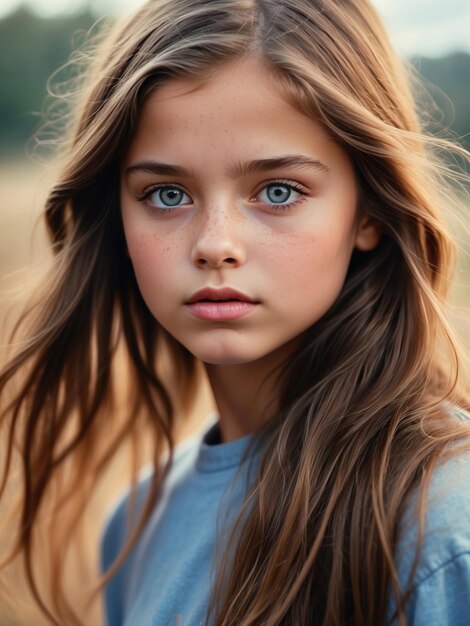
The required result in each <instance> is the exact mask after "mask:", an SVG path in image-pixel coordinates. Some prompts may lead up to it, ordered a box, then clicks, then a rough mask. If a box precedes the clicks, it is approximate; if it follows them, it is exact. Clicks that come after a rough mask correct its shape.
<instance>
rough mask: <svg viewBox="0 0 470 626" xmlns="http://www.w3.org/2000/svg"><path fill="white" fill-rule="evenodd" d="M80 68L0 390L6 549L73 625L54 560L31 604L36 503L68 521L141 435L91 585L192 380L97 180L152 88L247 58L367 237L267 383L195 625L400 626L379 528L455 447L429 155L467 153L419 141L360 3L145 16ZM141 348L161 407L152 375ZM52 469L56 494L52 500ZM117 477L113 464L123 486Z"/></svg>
mask: <svg viewBox="0 0 470 626" xmlns="http://www.w3.org/2000/svg"><path fill="white" fill-rule="evenodd" d="M101 50H102V51H101V53H100V54H99V55H98V56H97V57H96V60H95V62H94V63H93V65H92V66H91V70H90V72H89V80H88V82H87V83H86V84H84V85H83V87H82V90H81V93H82V96H83V97H82V98H81V99H80V102H79V103H78V104H77V108H76V118H75V119H76V124H75V126H73V128H72V132H71V136H70V142H69V146H68V148H67V152H66V163H65V165H64V167H63V171H62V174H61V176H60V179H59V181H58V182H57V184H56V185H55V186H54V188H53V189H52V191H51V193H50V195H49V197H48V200H47V204H46V210H45V219H46V223H47V228H48V232H49V236H50V241H51V245H52V249H53V251H54V253H55V263H54V264H53V267H52V269H51V273H50V276H49V278H48V281H47V283H46V284H45V285H43V286H42V287H41V290H39V291H38V295H37V297H36V299H35V302H34V304H32V305H31V307H30V309H29V310H28V311H26V312H25V314H24V315H23V317H22V318H21V320H20V322H19V325H18V327H17V328H16V329H15V333H16V332H18V329H19V328H20V327H21V326H22V325H24V326H25V328H26V329H27V330H26V332H25V334H26V341H25V343H24V344H22V345H21V347H20V348H19V349H18V350H17V353H16V354H15V355H14V356H12V357H11V358H10V360H9V362H8V363H7V364H6V365H5V367H4V368H3V370H2V372H1V375H0V390H1V391H2V394H3V397H4V398H5V399H6V398H7V390H10V391H9V397H8V401H7V402H6V406H5V408H4V409H3V412H2V420H3V424H4V427H6V429H7V430H6V432H7V441H8V443H7V446H6V457H5V458H6V463H5V470H4V482H3V485H2V487H3V488H4V487H5V484H6V481H7V478H8V475H9V467H10V464H11V458H12V456H13V455H14V451H15V446H16V447H17V449H18V450H19V453H20V458H21V463H22V492H21V495H22V501H21V509H20V510H21V516H20V520H19V525H18V533H17V541H16V544H15V551H14V552H15V553H20V552H21V553H24V555H25V566H26V572H27V575H28V579H29V583H30V585H31V588H32V590H33V591H34V593H35V597H36V601H37V602H38V604H39V605H40V606H41V607H42V609H43V611H44V612H45V613H46V614H47V615H48V616H49V619H50V621H51V623H53V624H61V623H64V622H65V623H67V624H70V625H72V624H81V620H80V619H79V618H78V617H77V616H76V615H75V614H74V612H73V611H72V609H71V607H70V606H69V605H68V603H67V602H66V601H65V595H64V594H63V593H62V591H63V590H61V589H60V583H59V581H60V558H59V556H60V555H59V553H58V551H57V552H55V553H54V554H55V557H54V559H53V562H52V568H53V574H52V576H51V581H52V584H53V587H54V591H55V595H54V603H53V606H49V607H46V606H45V603H44V601H43V600H42V599H41V598H40V596H39V594H38V592H37V588H36V582H35V579H34V576H33V567H32V543H33V536H34V528H35V524H36V523H37V520H38V517H39V515H40V512H41V507H42V503H43V502H44V501H45V498H46V495H47V494H48V493H49V492H50V491H51V490H55V491H54V493H56V492H57V496H56V506H55V508H53V510H52V514H53V516H56V517H58V516H59V515H60V512H61V506H62V505H63V502H64V501H65V500H68V499H75V500H76V501H77V502H78V501H80V503H82V504H81V505H80V506H79V507H77V508H76V511H75V516H74V519H73V521H72V523H71V526H70V528H71V529H72V528H74V525H73V524H74V523H75V522H76V520H77V519H78V518H79V516H80V514H81V513H82V510H83V503H86V502H87V499H88V498H89V497H90V494H91V493H92V492H93V478H92V479H91V480H86V478H87V477H88V478H89V477H90V476H91V477H94V478H95V479H96V477H97V476H99V475H100V473H102V472H103V471H104V470H105V468H106V467H107V466H108V465H109V463H110V461H111V459H112V458H113V457H114V456H115V454H116V453H117V451H118V450H119V449H120V447H121V446H122V445H123V444H124V442H126V441H128V440H129V439H132V438H134V439H135V440H138V437H139V434H140V433H141V432H142V428H143V425H144V426H145V427H146V428H150V429H151V431H152V433H153V437H152V443H153V451H152V457H153V464H154V472H153V475H152V481H151V486H150V489H149V493H148V499H147V502H146V505H145V506H144V509H143V511H142V515H141V517H140V519H139V522H138V523H137V524H136V527H135V532H133V534H132V536H131V537H130V538H129V541H128V543H127V545H126V546H125V549H124V550H123V551H122V553H121V556H120V558H119V559H118V560H117V561H116V563H115V564H114V565H113V567H112V568H111V570H110V571H109V572H108V573H107V575H106V576H105V577H104V578H103V580H102V581H101V585H104V584H105V583H106V582H107V580H109V578H110V576H111V575H112V574H113V573H114V572H115V571H116V569H117V568H118V567H119V565H120V564H121V562H122V560H123V559H124V557H125V555H127V554H128V553H129V551H130V549H131V548H132V546H133V545H134V544H135V541H136V540H137V538H138V536H139V534H140V533H141V531H142V529H143V527H144V525H145V523H146V521H147V520H148V518H149V515H150V512H151V511H152V508H153V507H154V505H155V503H156V501H157V499H158V495H159V491H160V486H161V484H162V481H163V480H164V478H165V476H166V473H167V471H168V468H169V467H170V464H171V461H172V451H173V447H174V428H175V426H174V425H175V412H176V410H175V403H174V401H173V400H172V397H174V396H180V397H182V398H183V399H184V400H186V401H188V402H189V401H190V400H191V397H192V395H193V394H194V390H195V389H196V387H197V384H198V381H199V373H200V370H199V369H198V367H199V365H200V364H198V363H197V362H196V359H195V358H194V357H193V355H191V354H190V353H189V352H188V351H187V350H186V349H185V348H184V347H183V346H181V345H180V344H178V343H177V342H176V341H175V340H174V339H172V338H171V337H170V336H168V335H167V334H166V333H165V332H164V331H163V329H162V328H160V327H159V325H158V324H157V322H156V320H155V319H154V318H153V316H152V315H151V314H150V312H149V310H148V309H147V307H146V305H145V303H144V302H143V299H142V297H141V294H140V292H139V289H138V286H137V283H136V280H135V276H134V274H133V271H132V267H131V265H130V261H129V259H128V258H127V256H126V254H125V238H124V234H123V228H122V224H121V219H120V212H119V195H118V190H119V184H118V182H119V167H120V163H121V161H122V158H123V155H124V154H125V151H126V148H127V147H128V145H129V142H130V140H131V139H132V136H133V132H134V129H135V127H136V123H137V120H138V116H139V111H140V109H141V106H142V103H143V101H144V100H145V98H146V97H147V96H148V95H149V93H151V92H152V91H153V90H155V89H158V87H159V85H162V84H163V83H164V82H165V81H168V80H171V79H172V77H176V76H190V77H193V78H197V77H207V76H208V74H209V73H210V72H212V71H214V70H215V69H216V68H219V67H221V66H222V65H223V64H224V63H228V62H229V61H231V60H234V59H237V58H242V57H243V56H244V55H252V56H257V57H259V58H260V59H262V60H263V62H264V63H265V64H267V65H268V66H269V67H270V68H271V69H272V71H273V72H274V73H275V74H276V75H277V76H278V77H279V80H280V81H282V84H283V85H284V86H285V88H286V91H287V93H289V95H290V97H291V99H292V103H293V104H294V106H296V107H297V108H298V109H299V110H300V111H302V112H303V113H305V114H307V115H309V116H311V117H314V118H315V119H316V120H319V121H320V122H321V123H322V124H323V126H324V127H325V129H326V130H327V131H328V132H329V133H330V135H331V137H332V138H333V139H334V140H336V141H337V142H338V143H340V144H341V146H342V147H343V148H344V149H345V150H346V151H347V152H348V154H349V155H350V157H351V159H352V161H353V163H354V166H355V170H356V176H357V181H358V186H359V192H360V193H359V202H360V204H361V206H362V208H363V209H364V210H365V211H366V212H368V213H369V215H370V216H371V217H372V218H373V219H374V220H375V221H376V222H377V224H379V226H380V229H381V232H382V239H381V242H380V244H379V246H378V247H377V248H376V249H375V250H373V251H371V252H367V253H361V252H358V251H355V252H354V253H353V256H352V258H351V263H350V267H349V271H348V275H347V278H346V281H345V284H344V287H343V290H342V292H341V294H340V295H339V297H338V299H337V301H336V302H335V304H334V305H333V306H332V307H331V309H330V310H329V311H328V313H327V314H326V315H325V316H324V317H323V318H322V319H321V320H320V321H319V322H318V323H316V324H314V325H313V326H312V327H311V328H310V329H309V330H308V331H307V332H306V333H305V339H304V341H303V343H302V348H301V349H300V350H299V351H298V353H297V354H296V355H295V357H294V358H293V359H292V360H291V361H290V362H289V363H287V364H285V366H284V367H283V368H282V369H280V370H279V372H278V373H277V375H278V376H279V384H280V389H281V402H280V405H279V410H278V411H277V412H276V414H275V415H273V416H271V418H270V419H269V420H268V422H267V424H266V426H265V427H264V428H263V432H262V436H263V440H264V442H265V443H266V444H268V445H266V450H265V452H264V453H263V456H262V458H261V460H260V463H259V467H258V470H257V476H256V479H255V481H254V483H253V484H252V486H251V488H250V492H249V495H248V499H247V501H246V503H245V506H244V508H243V510H242V511H241V512H240V517H239V520H238V522H237V523H236V524H235V526H234V529H233V532H234V535H233V537H234V538H236V545H237V548H238V549H236V550H234V551H233V555H230V558H229V555H228V554H226V555H225V557H223V558H220V559H218V565H217V567H218V574H219V575H218V576H217V578H216V584H215V587H214V589H213V590H212V596H211V604H210V609H209V614H208V623H209V621H210V623H211V624H214V626H222V625H223V626H248V625H254V624H263V625H269V626H275V625H277V624H282V625H283V626H287V625H291V626H298V625H299V624H309V623H312V622H315V623H316V624H322V625H323V626H339V625H344V624H346V623H347V624H355V625H356V626H361V625H362V626H365V625H366V624H368V625H370V624H383V623H385V621H386V610H387V601H388V598H389V596H390V594H392V595H393V597H394V598H395V604H396V609H397V615H396V616H397V617H398V620H399V623H400V624H401V625H403V624H405V623H406V618H405V612H404V607H405V602H406V598H407V596H408V594H409V592H410V588H408V589H405V590H402V589H400V586H399V581H398V575H397V566H396V563H395V559H394V552H395V548H396V546H397V541H398V537H399V521H400V519H401V517H402V515H403V512H404V510H405V507H406V506H407V504H408V502H409V500H410V496H411V494H412V493H413V492H415V491H416V490H418V492H419V494H420V500H419V502H420V515H419V518H420V519H423V515H422V513H423V510H424V506H425V496H426V490H427V487H428V484H429V480H430V476H431V474H432V470H433V468H434V467H435V466H436V464H437V463H438V462H439V461H440V460H442V459H443V458H444V455H445V454H450V453H451V452H450V450H451V449H452V451H453V453H456V451H458V449H459V447H458V446H455V445H454V446H453V447H452V448H451V446H449V445H448V444H449V442H454V444H455V443H456V442H457V443H458V442H460V441H461V442H463V443H465V442H468V434H469V430H468V427H467V426H466V425H464V424H462V423H459V422H457V421H456V420H453V419H451V418H450V417H449V415H448V411H447V409H446V408H445V407H446V406H449V405H457V406H461V407H464V408H467V409H468V408H470V400H469V396H468V390H467V388H466V384H465V382H466V381H465V379H464V377H463V376H462V372H463V369H462V366H463V365H464V361H463V357H462V356H461V355H460V354H459V350H458V349H457V342H456V340H455V339H454V338H453V335H452V331H451V328H450V325H449V323H448V322H447V320H446V298H447V292H448V288H449V284H450V279H451V276H452V271H453V266H454V246H453V244H452V241H451V239H450V237H449V235H448V234H447V232H446V229H445V227H444V225H443V219H442V216H441V212H442V210H443V209H444V208H446V206H450V204H449V202H450V201H449V199H448V196H445V195H444V194H443V193H442V191H443V190H444V189H446V188H447V187H446V185H448V181H449V179H450V178H452V177H453V178H454V179H456V178H457V175H454V174H453V173H452V170H451V168H450V167H447V166H445V165H443V164H442V163H440V162H439V161H438V159H437V156H436V154H437V153H438V152H440V151H442V150H444V151H450V152H453V153H455V154H459V155H460V156H461V157H462V158H463V159H468V156H469V155H468V153H466V152H465V151H464V150H463V149H462V148H459V147H458V146H457V145H455V146H454V145H452V144H451V143H449V142H446V141H444V140H442V139H431V138H430V137H428V136H426V135H425V134H424V133H423V132H422V129H421V124H420V121H419V118H418V114H417V110H416V105H415V103H414V100H413V97H412V95H411V90H410V73H409V71H408V70H407V68H406V66H405V65H404V64H403V63H402V62H400V61H399V60H398V58H397V56H396V54H395V53H394V52H393V51H392V49H391V47H390V45H389V41H388V38H387V35H386V33H385V32H384V30H383V27H382V24H381V22H380V20H379V19H378V17H377V15H376V13H375V11H374V10H373V9H372V8H371V6H370V5H369V3H368V2H367V1H366V0H341V1H340V0H159V1H156V0H150V1H149V2H147V3H146V4H145V5H144V6H143V7H142V8H140V9H139V10H138V11H136V12H135V13H134V14H133V15H131V16H130V17H129V18H128V19H127V20H125V21H124V23H122V24H120V25H118V26H117V27H116V28H115V29H113V30H112V31H111V33H110V35H109V36H108V37H107V39H106V40H105V42H104V43H103V46H102V48H101ZM27 322H28V323H27ZM15 333H14V334H13V336H12V342H13V338H14V336H15ZM162 350H166V351H167V353H168V354H169V357H170V363H171V366H172V368H173V371H174V372H175V376H174V378H175V380H176V381H177V387H176V393H175V394H174V396H172V392H171V391H170V390H169V388H168V385H167V384H165V382H164V381H163V379H162V376H161V375H160V374H159V372H158V370H157V361H158V357H159V354H160V352H161V351H162ZM118 353H121V354H123V355H124V362H125V364H126V377H127V379H128V381H129V397H128V398H127V400H126V410H127V412H126V415H125V419H124V420H123V423H122V424H120V426H119V428H118V429H117V433H116V436H115V437H113V438H111V439H110V441H109V445H106V446H103V436H104V434H105V433H106V432H107V429H108V428H109V424H110V420H112V417H111V416H112V415H113V411H114V410H115V409H116V404H117V403H116V398H117V389H116V381H117V373H116V371H115V363H116V356H117V354H118ZM15 381H16V383H17V384H16V387H15V388H14V383H15ZM446 403H447V404H446ZM462 445H463V444H462ZM465 445H467V444H466V443H465ZM165 453H167V456H166V457H165V456H164V455H165ZM163 458H165V462H164V463H162V459H163ZM64 468H67V473H66V475H67V477H68V482H67V481H66V485H65V486H64V485H62V486H61V487H59V486H58V485H59V483H60V484H61V481H63V480H65V479H64V478H63V477H64V472H65V469H64ZM137 469H138V459H137V458H135V463H134V468H133V473H132V481H133V482H135V477H136V471H137ZM61 477H62V478H61ZM2 491H3V489H2ZM248 503H251V505H252V506H251V507H249V513H247V511H248V506H247V505H248ZM420 529H421V533H422V531H423V525H422V523H421V525H420ZM63 540H64V541H65V540H66V538H65V537H64V538H63ZM58 541H59V539H58V538H55V542H56V543H57V542H58ZM219 556H220V555H219ZM417 556H418V551H417ZM219 560H220V562H219Z"/></svg>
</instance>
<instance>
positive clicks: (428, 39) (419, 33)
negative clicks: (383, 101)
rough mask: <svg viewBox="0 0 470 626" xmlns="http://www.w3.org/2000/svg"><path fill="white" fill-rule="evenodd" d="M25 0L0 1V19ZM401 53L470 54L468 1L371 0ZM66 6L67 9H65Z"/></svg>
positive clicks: (59, 7) (36, 3)
mask: <svg viewBox="0 0 470 626" xmlns="http://www.w3.org/2000/svg"><path fill="white" fill-rule="evenodd" d="M21 2H22V0H1V4H0V18H1V17H3V16H5V15H7V14H8V13H10V12H11V11H13V10H14V9H15V8H17V7H18V5H20V4H21ZM23 3H24V4H27V5H28V6H30V7H31V8H32V9H33V10H34V11H35V12H36V13H38V14H39V15H42V16H53V15H56V14H58V13H61V14H64V12H67V13H70V12H73V11H76V10H78V9H79V8H83V7H84V6H86V5H88V6H90V7H91V8H92V9H93V11H94V12H95V13H97V14H100V13H103V12H104V13H109V12H112V11H113V10H116V9H117V10H119V11H126V12H127V11H129V10H130V9H131V8H133V7H134V6H138V5H139V4H142V3H143V0H67V2H64V0H23ZM372 4H374V5H375V7H376V8H377V9H378V11H379V13H380V14H381V16H382V18H383V19H384V22H385V24H386V26H387V27H388V30H389V32H390V36H391V38H392V41H393V43H394V45H395V47H396V48H397V50H398V52H399V53H400V54H401V55H403V56H411V55H418V56H431V57H438V56H442V55H444V54H448V53H451V52H456V51H461V50H464V51H467V52H469V53H470V35H469V32H470V1H469V0H445V1H441V2H436V0H372ZM64 6H65V7H66V9H65V10H64Z"/></svg>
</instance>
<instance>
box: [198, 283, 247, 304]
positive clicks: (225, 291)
mask: <svg viewBox="0 0 470 626" xmlns="http://www.w3.org/2000/svg"><path fill="white" fill-rule="evenodd" d="M201 301H203V302H204V301H206V302H221V301H222V302H223V301H225V302H232V301H239V302H251V303H253V304H257V302H256V301H255V300H253V299H252V298H250V297H249V296H247V295H246V294H244V293H242V292H240V291H237V290H236V289H232V288H231V287H221V288H219V289H213V288H212V287H205V288H204V289H200V290H199V291H197V292H196V293H195V294H193V295H192V296H191V298H190V300H188V302H187V303H186V304H193V303H195V302H201Z"/></svg>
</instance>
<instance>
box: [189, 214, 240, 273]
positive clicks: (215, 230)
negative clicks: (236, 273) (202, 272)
mask: <svg viewBox="0 0 470 626" xmlns="http://www.w3.org/2000/svg"><path fill="white" fill-rule="evenodd" d="M245 256H246V252H245V248H244V246H243V245H242V242H241V240H240V237H239V233H238V229H237V227H236V224H235V220H232V219H230V218H229V217H228V215H227V214H226V213H225V212H221V213H220V214H218V215H214V214H212V215H211V216H208V217H207V218H206V220H205V223H204V224H203V225H202V227H201V228H200V230H199V231H198V233H197V237H196V240H195V243H194V246H193V249H192V252H191V260H192V262H193V264H194V265H195V266H196V267H200V268H207V267H208V268H219V267H238V266H239V265H242V264H243V263H244V262H245Z"/></svg>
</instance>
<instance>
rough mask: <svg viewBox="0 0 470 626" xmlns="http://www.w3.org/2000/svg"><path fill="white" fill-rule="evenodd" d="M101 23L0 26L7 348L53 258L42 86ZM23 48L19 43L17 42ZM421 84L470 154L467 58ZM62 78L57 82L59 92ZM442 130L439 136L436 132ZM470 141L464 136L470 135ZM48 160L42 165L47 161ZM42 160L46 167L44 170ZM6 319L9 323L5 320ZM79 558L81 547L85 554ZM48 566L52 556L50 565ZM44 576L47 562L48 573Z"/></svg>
mask: <svg viewBox="0 0 470 626" xmlns="http://www.w3.org/2000/svg"><path fill="white" fill-rule="evenodd" d="M95 21H96V14H93V13H91V12H90V10H87V11H82V12H79V13H76V14H73V15H69V16H65V17H64V16H62V17H56V18H49V19H45V18H39V17H38V16H37V15H35V14H33V13H32V12H31V11H30V10H28V9H26V8H24V7H23V8H20V9H19V10H17V11H15V12H13V13H11V14H10V15H8V16H6V17H4V18H3V19H1V20H0V79H1V80H0V292H1V294H0V338H1V343H2V344H4V343H5V342H6V338H7V336H8V332H9V330H10V329H11V327H12V325H13V323H14V320H15V318H16V315H17V313H18V311H19V308H18V307H15V308H11V307H12V297H13V295H14V292H16V291H18V290H24V289H26V290H27V287H28V285H29V284H31V283H32V282H33V281H34V279H35V276H36V275H37V274H38V273H39V274H40V273H41V271H43V269H44V268H46V267H47V263H48V260H49V259H50V254H49V252H48V249H47V245H46V236H45V229H44V224H43V222H42V220H41V219H40V218H41V212H42V210H43V205H44V199H45V197H46V194H47V192H48V190H49V188H50V187H51V185H52V184H53V182H54V178H55V175H56V172H55V169H54V166H53V165H48V164H47V156H48V155H49V153H50V150H49V149H46V148H42V149H39V150H37V149H36V148H37V146H36V143H35V141H34V140H33V139H32V137H33V135H34V132H35V131H36V130H37V128H38V125H39V123H40V117H41V115H40V113H41V111H43V110H44V103H45V99H46V82H47V80H48V78H49V77H50V76H51V74H52V73H53V72H55V71H56V70H57V69H58V68H59V67H60V66H61V65H62V64H64V63H65V62H66V61H67V59H68V57H69V54H70V52H71V50H72V49H73V48H77V47H79V46H80V43H81V42H82V41H83V39H84V34H85V32H86V31H87V30H88V29H89V28H90V27H91V25H92V24H93V23H94V22H95ZM19 41H21V44H20V45H19V44H18V42H19ZM411 60H412V62H413V64H414V65H415V66H416V68H417V69H418V70H419V72H420V74H421V75H422V76H423V78H424V79H425V81H426V82H425V84H426V89H427V90H428V92H429V93H430V94H431V96H432V97H433V99H434V100H435V101H436V104H437V108H436V109H435V110H433V111H432V116H431V118H430V120H428V123H429V124H430V128H433V129H438V128H440V129H442V128H445V129H447V131H446V132H447V133H448V132H452V133H453V134H454V136H455V137H456V138H460V141H461V143H462V144H463V145H464V146H466V147H467V148H470V134H469V133H470V108H469V107H468V102H470V55H469V54H467V53H455V54H452V55H447V56H444V57H440V58H425V57H416V58H412V59H411ZM65 77H66V73H65V74H64V73H63V72H61V73H60V74H58V76H57V79H56V81H55V83H56V84H59V83H60V82H61V80H64V79H65ZM439 132H441V131H439ZM465 135H467V137H465ZM44 156H45V157H46V159H45V160H44V159H43V157H44ZM41 161H42V162H41ZM459 193H460V194H462V197H463V198H464V199H465V198H466V201H467V204H466V206H465V207H464V209H463V211H462V213H461V214H459V215H453V214H451V213H449V214H448V215H447V216H446V218H447V219H448V222H449V226H450V228H451V230H452V232H453V233H454V234H455V236H456V239H457V242H458V245H459V248H460V257H459V266H458V272H457V275H456V282H455V286H454V288H453V291H452V302H453V304H454V307H453V313H452V317H453V319H454V321H455V325H456V327H457V330H458V332H459V334H460V336H461V340H462V342H464V343H466V344H467V345H468V344H470V322H469V319H468V318H469V315H468V313H469V309H470V235H469V230H470V194H468V193H467V194H465V192H464V191H463V190H460V192H459ZM7 311H9V315H8V316H7ZM212 408H213V407H212V405H211V398H210V394H209V393H208V390H207V389H205V390H203V392H202V394H201V396H200V398H198V399H197V401H196V402H195V404H194V407H193V411H192V413H191V415H187V416H185V421H184V422H182V425H181V430H180V438H181V439H183V438H184V437H186V436H187V435H188V434H190V433H192V432H194V430H195V429H198V428H200V427H201V425H202V424H203V422H204V420H205V418H206V416H207V413H208V411H210V410H212ZM126 464H127V459H126V457H125V456H124V455H123V456H122V457H121V458H119V459H116V462H115V464H114V465H113V467H112V468H111V470H110V472H109V475H108V476H107V478H106V480H105V481H104V482H103V483H102V484H101V485H100V489H99V492H98V493H97V497H96V500H95V501H94V503H93V505H92V507H91V509H90V514H89V515H88V517H87V520H88V526H87V530H86V532H87V533H88V534H87V535H86V541H85V545H86V548H85V554H82V556H83V557H84V560H85V561H86V563H88V565H87V567H85V568H84V569H83V568H79V567H78V566H76V564H74V561H73V559H71V560H70V566H69V573H68V577H67V581H66V587H67V589H68V590H70V594H71V595H72V596H74V595H76V596H77V597H78V596H79V595H80V593H81V589H82V587H83V586H84V584H88V583H89V582H90V577H93V576H94V575H95V574H96V571H97V542H98V538H99V532H100V529H101V526H102V522H103V519H104V516H105V514H106V512H107V511H108V510H109V507H110V506H111V504H112V502H113V500H114V499H115V497H116V494H117V493H118V491H119V490H120V489H121V488H122V485H123V483H124V480H125V476H126V469H127V465H126ZM80 549H81V550H82V551H83V548H80ZM45 559H46V560H47V556H46V557H45ZM45 568H46V569H47V564H46V565H45ZM11 576H12V580H13V581H14V585H15V586H14V589H15V595H16V601H15V605H14V608H13V609H8V608H7V606H6V604H5V603H4V602H2V600H1V596H0V626H17V625H20V624H26V625H27V626H41V625H42V624H45V623H46V622H45V621H44V620H43V619H42V618H40V617H39V614H38V612H37V611H36V610H35V609H34V607H33V605H32V604H31V601H30V598H29V595H28V593H27V591H26V587H25V584H24V580H22V579H21V576H20V575H19V574H18V573H17V572H13V573H12V574H11ZM20 605H22V606H20ZM100 611H101V607H100V606H99V605H95V606H94V608H93V610H92V611H91V613H90V614H89V616H88V618H87V620H88V621H87V626H88V624H89V626H100V624H101V619H100Z"/></svg>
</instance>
